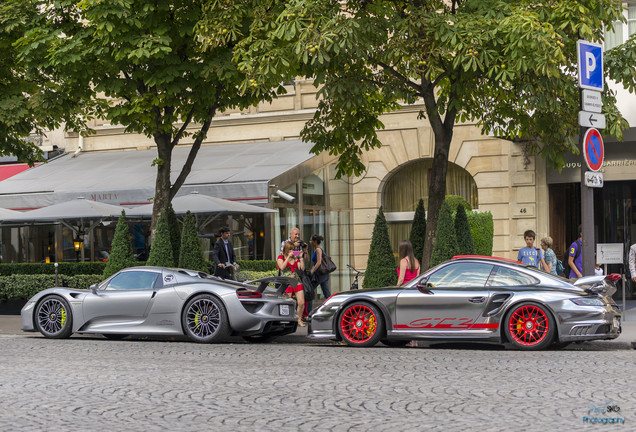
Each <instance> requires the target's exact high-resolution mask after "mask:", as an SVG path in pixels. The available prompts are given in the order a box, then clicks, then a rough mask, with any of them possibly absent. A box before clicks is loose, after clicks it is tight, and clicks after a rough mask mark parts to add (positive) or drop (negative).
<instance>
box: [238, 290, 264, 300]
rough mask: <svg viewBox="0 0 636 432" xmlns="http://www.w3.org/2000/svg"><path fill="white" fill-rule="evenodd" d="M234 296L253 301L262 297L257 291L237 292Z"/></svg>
mask: <svg viewBox="0 0 636 432" xmlns="http://www.w3.org/2000/svg"><path fill="white" fill-rule="evenodd" d="M236 295H237V296H238V298H240V299H254V298H261V297H263V294H261V293H259V292H258V291H237V292H236Z"/></svg>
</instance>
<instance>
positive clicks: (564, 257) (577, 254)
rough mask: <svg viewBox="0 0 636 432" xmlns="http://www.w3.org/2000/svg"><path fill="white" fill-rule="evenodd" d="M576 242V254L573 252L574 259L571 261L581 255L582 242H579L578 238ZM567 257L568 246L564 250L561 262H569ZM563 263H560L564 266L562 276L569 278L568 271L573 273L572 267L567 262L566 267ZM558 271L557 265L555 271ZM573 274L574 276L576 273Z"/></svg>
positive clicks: (568, 252) (568, 253) (568, 255)
mask: <svg viewBox="0 0 636 432" xmlns="http://www.w3.org/2000/svg"><path fill="white" fill-rule="evenodd" d="M576 244H577V245H578V247H577V248H576V254H574V260H573V261H576V259H577V258H578V257H579V255H581V249H582V248H583V244H582V243H581V241H580V240H578V239H577V240H576ZM569 257H570V250H569V248H568V249H567V250H566V251H565V254H564V255H563V263H569V260H568V258H569ZM563 263H561V266H562V267H563V268H564V274H563V277H566V278H569V277H571V276H570V273H574V272H573V271H572V268H571V267H570V265H569V264H568V266H567V267H565V266H564V264H563ZM558 265H559V263H558V262H557V266H558ZM558 272H559V271H558V267H557V273H558ZM574 276H576V273H574ZM574 276H572V277H574Z"/></svg>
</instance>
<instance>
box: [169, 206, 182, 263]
mask: <svg viewBox="0 0 636 432" xmlns="http://www.w3.org/2000/svg"><path fill="white" fill-rule="evenodd" d="M166 216H167V217H168V231H170V244H171V245H172V251H173V254H172V255H173V257H174V262H175V263H178V262H179V250H180V248H181V228H180V227H179V220H178V219H177V215H176V214H175V213H174V209H173V208H172V204H170V205H169V206H168V208H167V209H166Z"/></svg>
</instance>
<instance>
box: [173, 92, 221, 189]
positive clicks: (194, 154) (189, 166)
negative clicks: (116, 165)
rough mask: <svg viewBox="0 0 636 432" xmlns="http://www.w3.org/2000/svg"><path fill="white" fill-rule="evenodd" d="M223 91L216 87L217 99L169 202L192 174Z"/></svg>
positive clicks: (209, 111)
mask: <svg viewBox="0 0 636 432" xmlns="http://www.w3.org/2000/svg"><path fill="white" fill-rule="evenodd" d="M221 90H222V88H221V85H218V86H217V87H216V97H215V98H214V100H215V102H214V105H212V106H211V107H210V109H209V110H208V113H207V117H206V119H205V121H204V122H203V125H202V126H201V130H200V134H199V136H198V137H197V139H196V140H194V143H192V147H191V148H190V153H188V158H187V159H186V161H185V163H184V164H183V168H181V172H180V173H179V177H177V179H176V180H175V182H174V184H173V185H172V186H171V187H170V198H169V201H172V198H174V196H175V195H176V194H177V192H178V191H179V189H180V188H181V186H183V183H184V182H185V180H186V178H187V177H188V175H189V174H190V171H192V164H193V163H194V160H195V159H196V157H197V153H198V152H199V149H200V148H201V143H202V142H203V139H204V138H205V136H206V135H207V133H208V130H209V129H210V125H211V124H212V119H213V118H214V114H215V113H216V110H217V109H218V108H219V94H220V93H221Z"/></svg>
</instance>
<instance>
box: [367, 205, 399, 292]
mask: <svg viewBox="0 0 636 432" xmlns="http://www.w3.org/2000/svg"><path fill="white" fill-rule="evenodd" d="M396 283H397V266H396V264H395V257H394V256H393V251H392V250H391V240H390V239H389V229H388V227H387V225H386V218H385V217H384V212H383V211H382V207H380V210H379V211H378V215H377V216H376V218H375V225H374V226H373V236H372V237H371V248H370V249H369V258H368V260H367V269H366V271H365V274H364V282H363V286H364V288H380V287H385V286H391V285H395V284H396Z"/></svg>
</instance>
